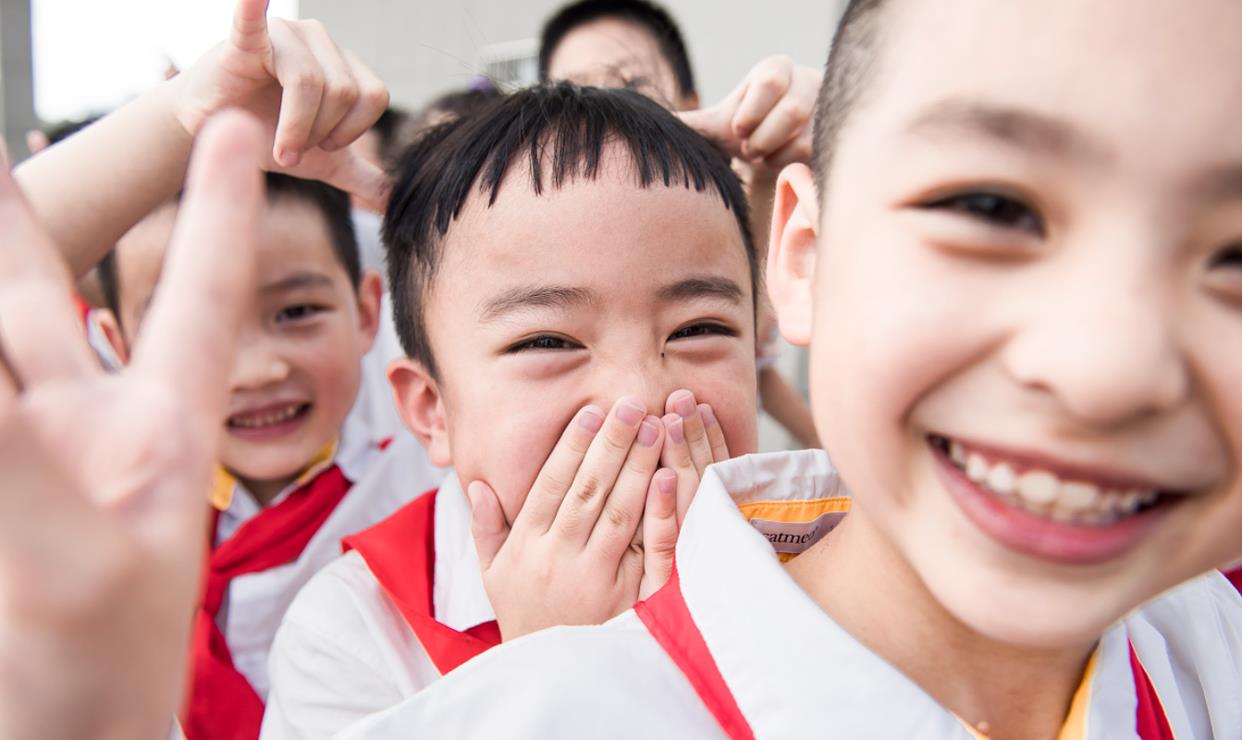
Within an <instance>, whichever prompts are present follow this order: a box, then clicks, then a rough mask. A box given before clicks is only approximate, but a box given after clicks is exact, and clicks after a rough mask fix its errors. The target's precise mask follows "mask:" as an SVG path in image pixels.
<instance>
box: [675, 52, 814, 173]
mask: <svg viewBox="0 0 1242 740" xmlns="http://www.w3.org/2000/svg"><path fill="white" fill-rule="evenodd" d="M822 80H823V73H822V72H820V71H819V70H817V69H815V68H813V67H803V66H800V65H797V64H795V63H794V61H793V60H792V59H790V58H789V57H787V56H783V55H778V56H773V57H768V58H767V59H764V60H763V61H762V62H759V64H757V65H755V67H754V68H753V69H752V70H751V71H750V72H749V73H748V74H747V75H746V78H745V79H743V80H742V84H740V85H738V87H737V88H736V89H734V91H733V92H732V93H730V94H729V96H728V97H727V98H725V99H724V100H723V101H721V102H720V103H717V104H716V105H713V106H711V107H710V108H703V109H701V110H697V111H685V112H682V113H679V114H678V116H680V117H681V120H683V121H685V122H686V124H687V125H689V126H690V127H691V128H693V129H695V130H696V131H698V132H699V133H701V134H703V135H704V136H706V137H707V138H709V139H712V140H713V141H715V142H716V143H718V144H720V145H721V146H723V147H724V149H725V151H727V152H728V153H729V155H730V156H733V157H736V158H737V159H741V160H743V161H745V162H747V163H749V164H750V165H752V166H753V167H755V168H757V169H759V170H763V171H766V173H767V174H769V175H770V176H771V177H773V178H774V177H775V175H776V173H779V172H780V170H781V169H783V168H784V167H785V166H786V165H788V164H792V163H794V162H809V161H810V159H811V140H812V133H813V126H812V123H811V121H812V117H813V115H814V112H815V99H816V97H817V95H818V94H819V86H820V83H821V81H822Z"/></svg>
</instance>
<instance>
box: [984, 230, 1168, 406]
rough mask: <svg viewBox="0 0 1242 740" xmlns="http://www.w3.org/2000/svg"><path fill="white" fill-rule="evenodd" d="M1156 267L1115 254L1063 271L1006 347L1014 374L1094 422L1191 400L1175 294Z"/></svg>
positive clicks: (1026, 315)
mask: <svg viewBox="0 0 1242 740" xmlns="http://www.w3.org/2000/svg"><path fill="white" fill-rule="evenodd" d="M1132 254H1133V253H1132ZM1132 262H1138V260H1132ZM1153 268H1154V265H1148V266H1147V267H1146V268H1143V267H1141V266H1139V265H1134V264H1132V265H1130V266H1128V267H1121V268H1119V267H1118V264H1117V262H1116V261H1113V262H1112V264H1110V265H1107V266H1105V268H1104V269H1100V270H1087V269H1083V270H1078V271H1076V272H1074V273H1069V274H1065V273H1062V278H1061V279H1060V280H1059V281H1058V282H1057V283H1055V284H1053V285H1051V286H1047V287H1048V289H1046V290H1044V291H1043V292H1042V293H1041V295H1040V299H1039V300H1038V301H1037V302H1033V303H1032V304H1031V305H1029V306H1028V307H1027V309H1026V310H1025V311H1024V314H1025V321H1024V322H1023V325H1022V326H1021V327H1020V328H1019V329H1018V331H1017V333H1016V334H1015V335H1014V336H1013V337H1012V338H1011V340H1010V342H1009V344H1008V345H1007V346H1006V349H1005V353H1004V361H1005V364H1006V366H1007V369H1008V372H1009V373H1010V375H1011V376H1012V377H1014V378H1015V379H1016V380H1017V381H1018V382H1020V383H1022V384H1023V385H1025V386H1027V387H1029V388H1032V389H1036V390H1039V391H1042V392H1046V393H1049V394H1051V395H1053V396H1055V397H1056V398H1057V400H1058V402H1059V403H1060V404H1061V406H1062V407H1063V408H1065V409H1066V410H1067V411H1068V412H1069V413H1070V414H1071V415H1072V416H1073V417H1075V418H1077V419H1078V420H1079V421H1081V422H1083V423H1085V424H1088V425H1090V426H1094V427H1101V428H1110V427H1116V426H1120V425H1124V424H1127V423H1129V422H1132V421H1135V420H1137V419H1141V418H1144V417H1149V416H1153V415H1157V414H1160V413H1162V412H1167V411H1168V410H1170V409H1173V408H1175V407H1177V406H1178V405H1179V404H1181V403H1182V402H1184V400H1185V399H1186V398H1187V396H1188V394H1189V392H1190V386H1191V380H1190V373H1189V369H1188V367H1187V364H1186V359H1185V357H1184V356H1183V353H1182V351H1181V347H1180V346H1179V341H1178V333H1177V317H1176V306H1175V298H1174V297H1173V296H1172V295H1170V293H1169V291H1168V289H1166V288H1165V287H1164V285H1163V284H1162V281H1160V280H1158V279H1153V276H1155V275H1157V274H1159V271H1154V270H1153ZM1164 282H1167V281H1164Z"/></svg>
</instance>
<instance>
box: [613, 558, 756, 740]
mask: <svg viewBox="0 0 1242 740" xmlns="http://www.w3.org/2000/svg"><path fill="white" fill-rule="evenodd" d="M634 611H635V612H636V613H637V614H638V618H639V619H641V620H642V622H643V624H645V625H646V626H647V630H648V631H649V632H651V636H652V637H654V638H655V639H656V642H658V643H660V647H662V648H664V651H665V652H666V653H668V656H669V657H670V658H672V659H673V662H674V663H676V664H677V667H678V668H680V669H681V672H682V673H683V674H684V675H685V677H686V679H687V680H688V681H690V685H691V686H693V687H694V691H695V693H697V694H698V695H699V698H700V699H702V700H703V704H704V705H706V706H707V710H708V711H709V712H711V713H712V716H713V717H715V718H716V722H717V723H718V724H719V725H720V728H721V729H722V730H724V732H725V734H726V735H728V736H729V738H730V740H753V738H754V737H755V733H754V732H753V731H751V729H750V723H749V722H747V721H746V717H745V716H744V715H743V714H742V710H741V709H740V708H738V706H737V701H736V700H735V699H734V698H733V692H731V691H729V687H728V685H727V684H725V680H724V676H721V675H720V669H719V668H717V667H716V661H715V659H714V658H712V654H711V651H709V650H708V649H707V643H706V642H703V635H702V634H701V633H700V632H699V628H698V626H697V625H696V624H695V623H694V618H693V617H691V616H690V610H689V609H688V608H686V601H685V599H684V598H682V595H681V581H680V580H679V578H678V576H677V569H676V566H674V568H673V575H672V576H671V577H670V578H669V579H668V583H666V584H664V587H663V588H661V589H660V590H659V591H657V592H656V593H655V594H653V595H652V596H651V598H649V599H647V600H646V601H640V602H638V603H637V604H635V605H634Z"/></svg>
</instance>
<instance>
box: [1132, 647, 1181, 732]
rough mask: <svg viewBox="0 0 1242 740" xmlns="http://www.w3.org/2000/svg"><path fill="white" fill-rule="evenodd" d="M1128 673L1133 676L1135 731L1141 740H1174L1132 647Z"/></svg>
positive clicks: (1154, 693) (1150, 684)
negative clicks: (1135, 697)
mask: <svg viewBox="0 0 1242 740" xmlns="http://www.w3.org/2000/svg"><path fill="white" fill-rule="evenodd" d="M1130 671H1131V672H1132V673H1133V674H1134V693H1135V695H1136V696H1138V709H1137V714H1138V717H1137V725H1136V727H1137V729H1138V734H1139V737H1140V738H1142V740H1175V739H1174V737H1173V728H1171V727H1169V718H1168V717H1166V716H1165V714H1164V706H1163V705H1162V704H1161V703H1160V697H1159V696H1157V695H1156V687H1155V686H1153V685H1152V683H1151V676H1148V675H1147V669H1146V668H1144V667H1143V664H1142V663H1140V662H1139V659H1138V653H1136V652H1134V645H1130Z"/></svg>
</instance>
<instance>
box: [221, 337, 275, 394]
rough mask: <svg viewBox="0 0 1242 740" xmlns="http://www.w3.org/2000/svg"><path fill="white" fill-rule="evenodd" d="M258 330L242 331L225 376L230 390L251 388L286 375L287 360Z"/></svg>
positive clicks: (267, 383)
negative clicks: (228, 371)
mask: <svg viewBox="0 0 1242 740" xmlns="http://www.w3.org/2000/svg"><path fill="white" fill-rule="evenodd" d="M275 350H276V348H275V347H273V346H272V343H271V341H270V340H268V339H267V338H266V337H264V336H263V335H262V333H260V332H243V334H242V336H240V337H239V338H238V343H237V354H236V355H235V356H234V360H233V368H232V371H231V373H230V376H229V384H230V387H231V388H233V389H234V390H255V389H258V388H262V387H264V386H268V385H271V384H273V383H279V382H281V381H282V380H284V379H286V378H287V377H289V364H288V363H287V362H286V361H285V360H284V359H283V358H282V357H281V355H280V353H279V352H277V351H275Z"/></svg>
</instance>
